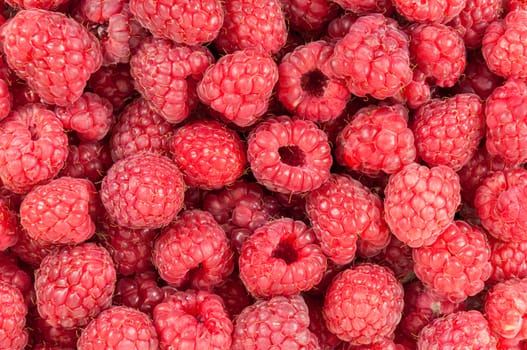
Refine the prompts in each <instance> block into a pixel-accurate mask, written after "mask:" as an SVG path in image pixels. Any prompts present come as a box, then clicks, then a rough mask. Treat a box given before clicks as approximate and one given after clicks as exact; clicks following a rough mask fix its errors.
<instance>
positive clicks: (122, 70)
mask: <svg viewBox="0 0 527 350" xmlns="http://www.w3.org/2000/svg"><path fill="white" fill-rule="evenodd" d="M88 88H90V89H91V90H92V91H93V92H95V93H96V94H97V95H99V96H101V97H104V98H106V99H108V101H110V102H111V103H112V105H113V108H114V110H115V111H118V110H120V109H121V108H122V107H123V106H124V105H125V104H126V103H127V102H128V101H129V100H130V99H131V98H133V96H134V94H135V90H134V84H133V79H132V76H131V74H130V66H129V65H127V64H116V65H112V66H109V67H101V68H100V69H99V70H98V71H96V72H95V73H93V74H92V75H91V77H90V80H89V81H88Z"/></svg>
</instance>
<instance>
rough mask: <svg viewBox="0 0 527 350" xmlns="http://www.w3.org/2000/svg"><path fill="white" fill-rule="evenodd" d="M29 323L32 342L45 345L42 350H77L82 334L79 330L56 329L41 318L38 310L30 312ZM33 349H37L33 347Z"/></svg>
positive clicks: (34, 309) (58, 327)
mask: <svg viewBox="0 0 527 350" xmlns="http://www.w3.org/2000/svg"><path fill="white" fill-rule="evenodd" d="M27 321H28V326H29V330H30V334H29V336H30V340H32V341H34V342H35V343H42V344H45V346H44V345H43V347H42V350H50V349H57V350H65V349H71V350H73V349H76V345H77V339H78V337H79V335H78V333H80V329H79V328H71V329H65V328H62V327H60V326H57V327H54V326H52V325H50V324H49V323H48V322H47V321H46V320H45V319H43V318H42V317H40V315H39V314H38V310H37V308H33V309H32V310H31V311H30V312H29V314H28V316H27ZM55 347H56V348H55ZM33 349H36V348H35V347H33Z"/></svg>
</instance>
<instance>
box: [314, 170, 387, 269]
mask: <svg viewBox="0 0 527 350" xmlns="http://www.w3.org/2000/svg"><path fill="white" fill-rule="evenodd" d="M306 212H307V215H308V217H309V220H310V222H311V225H312V227H313V231H314V233H315V234H316V236H317V238H318V240H319V241H320V247H321V248H322V251H323V252H324V253H325V254H326V255H327V256H328V258H330V259H331V260H332V261H333V262H334V263H336V264H340V265H344V264H347V263H349V262H351V261H352V260H353V259H354V258H355V253H356V249H357V240H358V238H359V237H361V238H362V239H363V240H366V241H371V242H372V243H377V242H378V241H381V242H379V243H383V242H384V241H386V243H388V239H387V238H388V237H389V235H390V233H389V231H388V227H387V225H386V222H385V221H384V218H383V208H382V202H381V199H380V198H379V197H378V196H377V195H375V194H373V193H372V192H370V190H369V189H368V188H367V187H366V186H364V185H363V184H361V183H360V182H359V181H357V180H355V179H353V178H352V177H351V176H348V175H338V174H333V175H331V177H330V178H329V180H328V181H327V182H326V183H325V184H324V185H322V186H321V187H320V188H318V189H316V190H313V191H311V192H310V193H309V194H308V195H307V200H306Z"/></svg>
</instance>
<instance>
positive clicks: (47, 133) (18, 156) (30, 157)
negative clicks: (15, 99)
mask: <svg viewBox="0 0 527 350" xmlns="http://www.w3.org/2000/svg"><path fill="white" fill-rule="evenodd" d="M67 157H68V138H67V136H66V133H65V132H64V129H63V128H62V123H61V122H60V120H59V119H58V118H57V116H56V115H55V113H53V112H52V111H50V110H48V109H46V107H45V106H44V105H41V104H27V105H24V106H21V107H18V108H16V109H15V110H13V111H12V112H11V114H10V115H9V117H7V118H6V119H4V120H2V121H1V122H0V180H1V182H3V184H4V186H5V187H6V188H7V189H9V190H11V191H13V192H15V193H20V194H24V193H27V192H29V191H30V190H31V189H32V188H33V187H34V186H36V185H38V184H41V183H44V182H46V181H48V180H50V179H52V178H53V177H55V176H56V175H57V173H58V172H59V171H60V169H61V168H62V166H63V165H64V162H65V161H66V159H67Z"/></svg>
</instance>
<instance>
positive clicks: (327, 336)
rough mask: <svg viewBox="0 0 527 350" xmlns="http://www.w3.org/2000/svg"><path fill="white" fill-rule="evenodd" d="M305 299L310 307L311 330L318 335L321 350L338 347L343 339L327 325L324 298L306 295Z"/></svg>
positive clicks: (330, 349)
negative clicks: (323, 310)
mask: <svg viewBox="0 0 527 350" xmlns="http://www.w3.org/2000/svg"><path fill="white" fill-rule="evenodd" d="M304 301H305V302H306V304H307V306H308V308H309V330H310V331H311V332H312V333H313V334H314V335H315V336H316V337H317V339H318V343H319V345H320V350H333V349H336V348H338V346H339V345H340V344H342V340H340V339H339V338H338V337H337V336H336V335H335V334H333V333H331V332H330V331H329V329H328V327H327V326H326V321H325V320H324V314H323V313H322V309H323V307H324V300H323V299H322V298H314V297H311V296H304ZM339 349H340V348H339Z"/></svg>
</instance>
